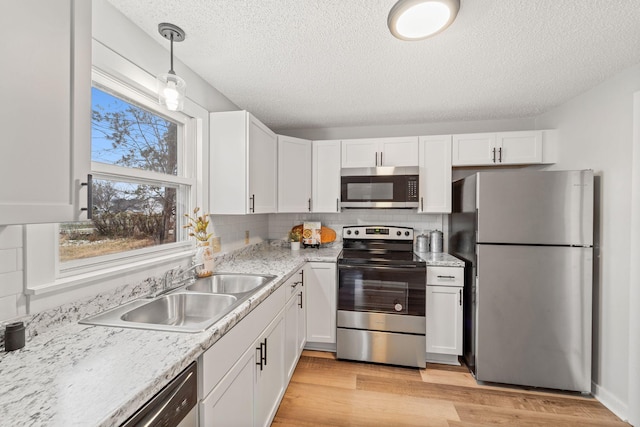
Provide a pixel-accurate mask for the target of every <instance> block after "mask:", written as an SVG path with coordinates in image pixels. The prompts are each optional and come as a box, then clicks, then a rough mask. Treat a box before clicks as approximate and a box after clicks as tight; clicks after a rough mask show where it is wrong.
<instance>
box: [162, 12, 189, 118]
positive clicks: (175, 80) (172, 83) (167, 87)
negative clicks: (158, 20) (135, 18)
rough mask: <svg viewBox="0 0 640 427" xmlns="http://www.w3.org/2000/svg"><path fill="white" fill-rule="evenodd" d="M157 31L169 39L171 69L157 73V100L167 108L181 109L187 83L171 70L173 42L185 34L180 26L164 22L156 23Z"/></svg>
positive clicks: (183, 37) (180, 39)
mask: <svg viewBox="0 0 640 427" xmlns="http://www.w3.org/2000/svg"><path fill="white" fill-rule="evenodd" d="M158 32H159V33H160V35H161V36H162V37H164V38H165V39H167V40H170V41H171V69H170V70H169V72H168V73H163V74H160V75H158V78H157V80H158V101H159V102H160V104H161V105H164V106H166V107H167V109H168V110H171V111H182V108H183V107H184V97H185V95H186V93H187V83H186V82H185V81H184V79H183V78H181V77H180V76H178V75H177V74H176V73H175V71H173V42H181V41H183V40H184V39H185V34H184V31H183V30H182V29H181V28H180V27H178V26H176V25H173V24H168V23H166V22H164V23H162V24H158Z"/></svg>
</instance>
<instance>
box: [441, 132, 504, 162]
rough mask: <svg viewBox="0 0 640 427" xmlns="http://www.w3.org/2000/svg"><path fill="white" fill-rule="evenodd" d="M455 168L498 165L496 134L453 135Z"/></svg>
mask: <svg viewBox="0 0 640 427" xmlns="http://www.w3.org/2000/svg"><path fill="white" fill-rule="evenodd" d="M452 151H453V154H452V159H451V161H452V164H453V166H472V165H477V166H482V165H493V164H495V163H497V160H498V153H497V150H496V134H495V133H470V134H463V135H453V150H452Z"/></svg>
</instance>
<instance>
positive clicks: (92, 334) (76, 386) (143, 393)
mask: <svg viewBox="0 0 640 427" xmlns="http://www.w3.org/2000/svg"><path fill="white" fill-rule="evenodd" d="M341 249H342V247H341V246H340V245H339V244H337V245H334V246H331V247H326V248H324V247H323V248H321V249H301V250H300V251H295V252H294V251H291V250H290V249H289V248H288V247H286V246H284V247H283V245H282V244H277V243H276V244H270V245H269V244H263V245H258V246H256V248H253V249H250V250H245V251H239V252H238V253H237V254H225V255H224V256H221V257H220V258H219V259H218V260H217V262H216V271H219V272H235V273H261V274H273V275H276V276H277V278H276V279H275V280H274V281H273V282H272V283H271V284H270V285H269V286H267V287H265V288H263V289H262V290H260V291H259V292H258V293H257V294H256V295H254V296H253V297H252V298H250V299H249V300H247V301H245V302H244V303H243V304H242V305H240V306H239V307H237V308H236V309H235V310H234V311H233V312H231V313H229V314H228V315H227V316H225V317H223V318H222V319H220V320H219V321H218V322H216V323H215V324H214V325H213V326H212V327H210V328H209V329H207V330H206V331H204V332H201V333H196V334H188V333H176V332H160V331H151V330H138V329H124V328H113V327H102V326H89V325H80V324H78V323H77V321H78V320H80V319H82V318H84V317H87V316H89V315H92V314H95V313H97V312H99V311H103V310H105V309H107V308H110V307H112V306H115V305H118V304H121V303H123V302H126V301H128V300H130V299H133V298H137V297H140V296H142V295H145V294H147V293H148V291H149V290H150V288H152V287H154V286H157V284H158V280H157V279H150V280H148V281H146V282H145V283H143V284H142V285H138V286H135V287H127V288H126V289H119V290H117V291H114V292H113V293H112V294H110V295H98V296H96V297H94V298H91V299H90V300H85V301H80V302H78V303H72V304H66V305H65V306H62V307H60V308H59V309H57V310H51V311H49V312H45V313H39V314H37V315H35V316H31V317H30V318H29V319H26V320H27V322H28V336H29V338H28V341H27V345H26V346H25V347H24V348H23V349H21V350H18V351H14V352H10V353H5V352H0V426H2V427H4V426H114V425H119V424H121V423H122V422H124V421H125V420H126V419H127V418H129V416H131V415H132V414H133V413H134V412H135V411H136V410H137V409H138V408H139V407H141V406H142V405H143V404H144V403H145V402H146V401H147V400H148V399H149V398H150V397H151V396H153V395H154V394H155V393H157V392H158V391H160V390H161V389H162V388H163V387H164V386H165V385H166V384H167V383H168V382H169V381H170V380H171V379H172V378H174V377H175V376H176V375H177V374H179V373H180V372H181V371H182V370H183V369H185V368H186V367H187V366H188V365H189V364H190V363H191V362H193V361H194V360H196V359H197V358H198V357H199V356H200V355H201V354H202V353H203V352H204V351H205V350H206V349H208V348H209V347H211V345H213V344H214V343H215V342H216V341H217V340H219V339H220V338H221V337H222V336H223V335H224V334H225V333H226V332H227V331H229V330H230V329H231V328H232V327H233V326H234V325H235V324H236V323H238V322H239V321H240V320H241V319H242V318H244V317H245V316H246V315H247V314H248V313H249V312H250V311H251V310H253V309H254V308H255V307H256V306H257V305H258V304H259V303H260V302H262V301H263V300H264V299H266V298H267V297H268V296H269V295H270V294H271V293H273V292H274V291H275V290H276V289H277V288H278V287H279V286H280V285H281V284H282V283H284V281H285V280H286V279H287V278H288V277H289V276H290V275H291V274H293V273H295V271H297V270H298V269H299V268H300V267H302V266H303V265H304V263H305V262H307V261H320V262H335V261H336V259H337V257H338V255H339V254H340V251H341ZM418 255H419V256H421V257H422V258H423V259H425V261H427V265H438V266H464V263H463V262H462V261H460V260H457V258H454V257H452V256H451V255H448V254H429V253H426V254H425V253H422V254H418Z"/></svg>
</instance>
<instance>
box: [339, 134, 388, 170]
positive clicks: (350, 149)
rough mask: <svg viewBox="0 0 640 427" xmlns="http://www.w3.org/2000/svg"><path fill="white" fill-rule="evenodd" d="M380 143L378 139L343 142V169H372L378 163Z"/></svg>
mask: <svg viewBox="0 0 640 427" xmlns="http://www.w3.org/2000/svg"><path fill="white" fill-rule="evenodd" d="M378 151H379V150H378V141H377V140H376V139H350V140H348V141H346V140H343V141H342V167H343V168H372V167H376V166H380V164H379V163H378V162H379V160H378Z"/></svg>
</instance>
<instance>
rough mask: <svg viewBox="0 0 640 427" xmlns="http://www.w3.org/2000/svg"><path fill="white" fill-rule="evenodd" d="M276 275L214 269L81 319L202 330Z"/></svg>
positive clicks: (101, 323)
mask: <svg viewBox="0 0 640 427" xmlns="http://www.w3.org/2000/svg"><path fill="white" fill-rule="evenodd" d="M275 277H276V276H271V275H259V274H236V273H217V274H214V275H213V276H209V277H205V278H202V279H198V280H196V281H195V282H192V283H190V284H187V285H183V286H180V287H178V288H177V289H175V290H172V291H171V293H168V294H166V295H161V296H158V297H155V298H141V299H137V300H133V301H130V302H128V303H125V304H122V305H120V306H118V307H115V308H113V309H111V310H107V311H105V312H102V313H99V314H97V315H95V316H91V317H88V318H86V319H83V320H81V321H80V322H79V323H82V324H86V325H99V326H115V327H121V328H137V329H152V330H160V331H176V332H202V331H204V330H205V329H207V328H208V327H210V326H211V325H213V324H214V323H215V322H216V321H218V320H219V319H220V318H222V317H223V316H225V315H226V314H228V313H230V312H231V311H232V310H233V309H235V308H236V307H237V306H239V305H240V304H242V303H243V302H244V301H246V300H247V299H248V298H250V297H251V296H252V295H254V294H255V293H257V292H258V291H259V290H260V289H262V288H263V287H265V286H266V285H268V284H269V283H270V282H271V281H272V280H273V279H275Z"/></svg>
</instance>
